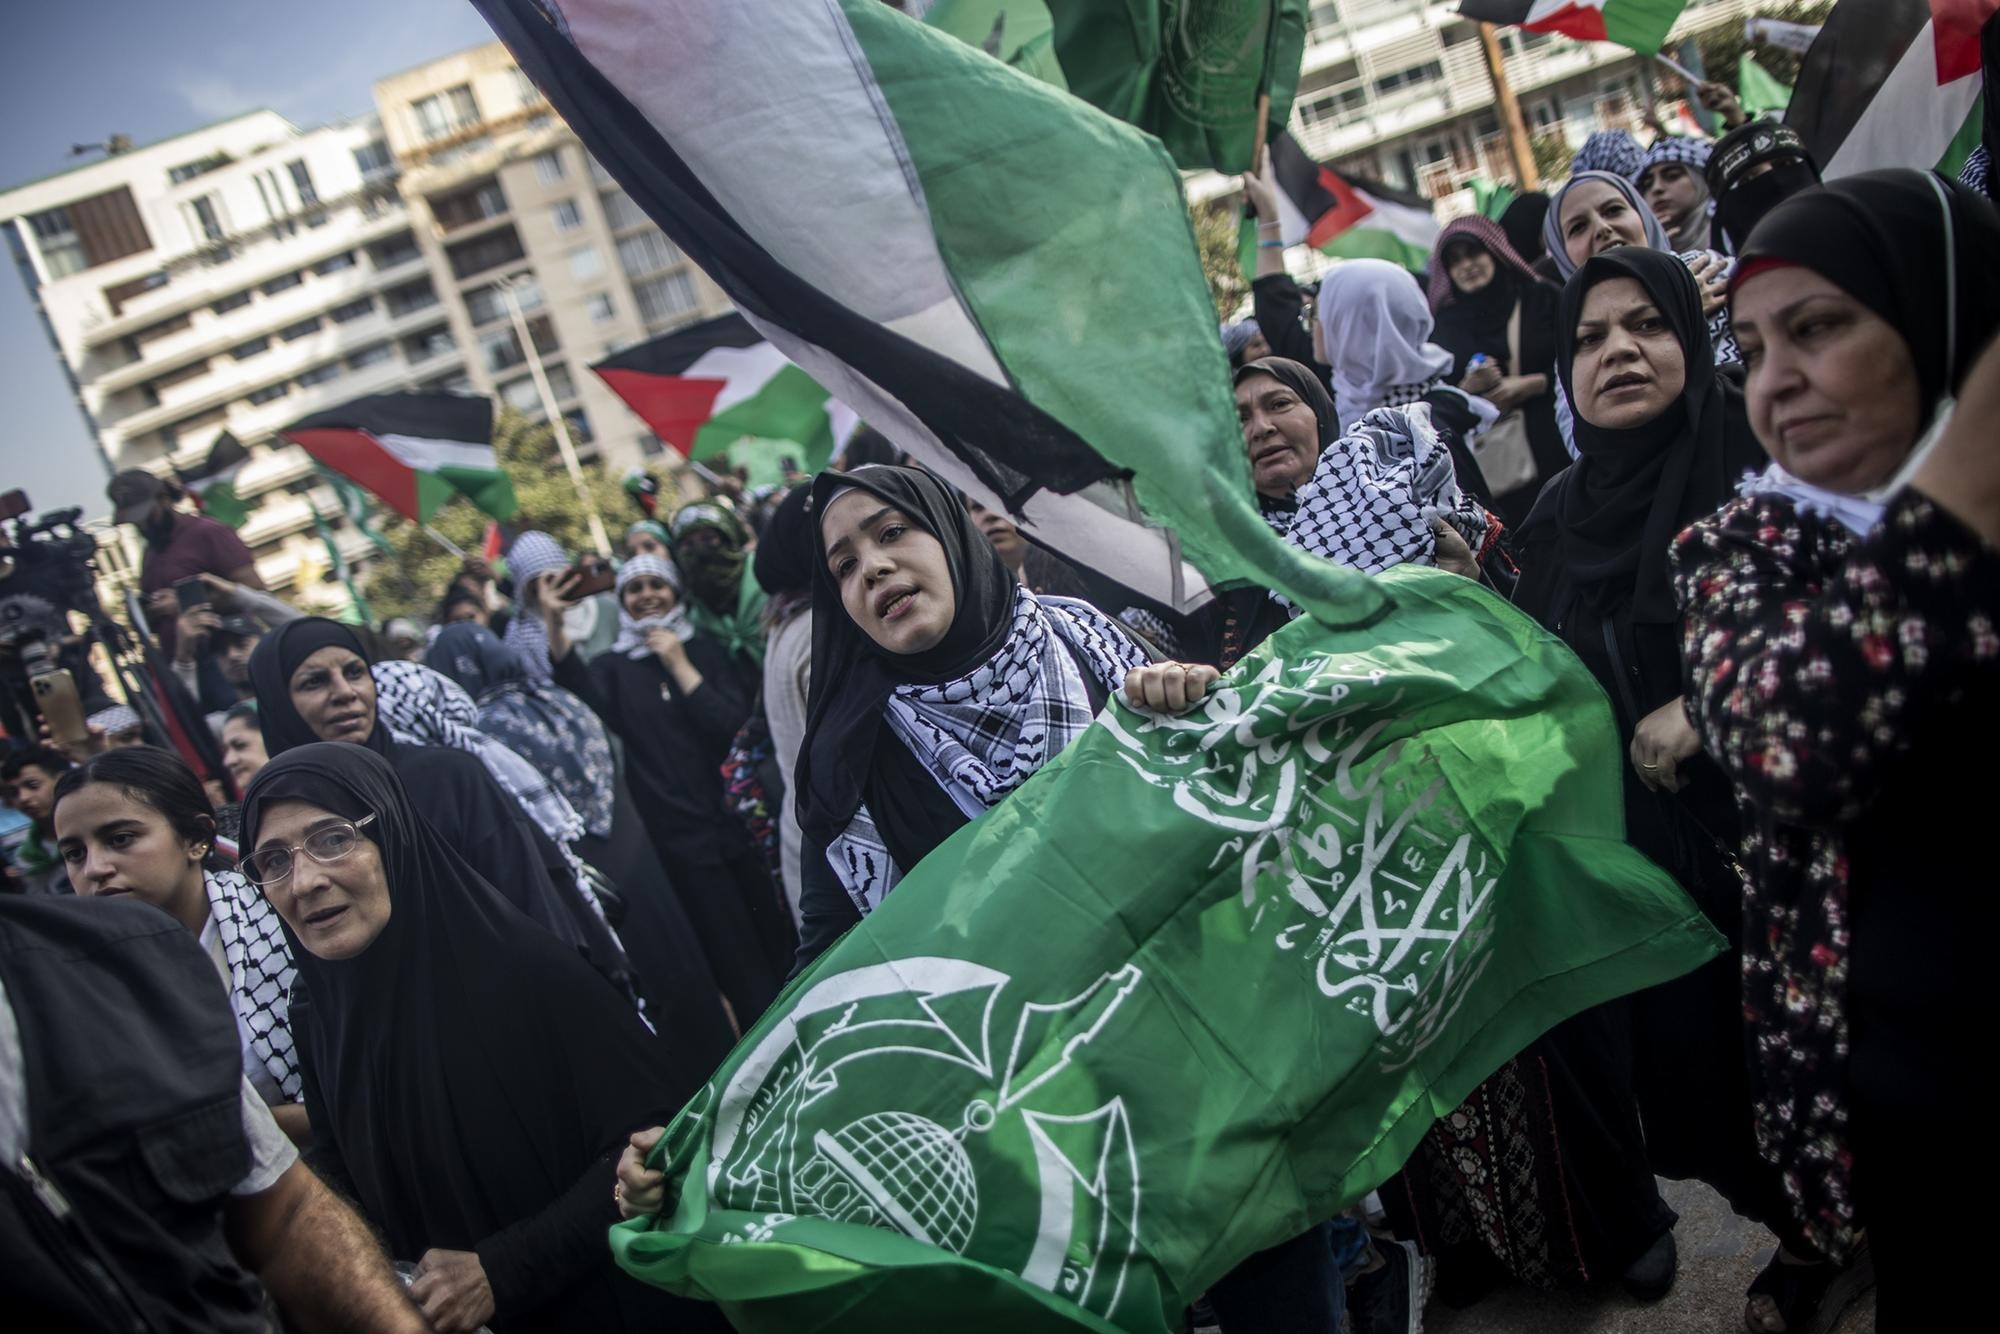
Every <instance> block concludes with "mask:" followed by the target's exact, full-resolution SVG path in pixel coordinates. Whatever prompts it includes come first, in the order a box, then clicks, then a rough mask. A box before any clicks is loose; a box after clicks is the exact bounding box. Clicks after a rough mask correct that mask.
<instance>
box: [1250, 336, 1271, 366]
mask: <svg viewBox="0 0 2000 1334" xmlns="http://www.w3.org/2000/svg"><path fill="white" fill-rule="evenodd" d="M1270 355H1271V340H1270V339H1268V338H1266V337H1264V331H1263V330H1262V329H1259V330H1258V331H1257V332H1256V333H1253V334H1251V335H1250V341H1249V342H1247V343H1245V344H1244V345H1243V360H1245V361H1257V360H1260V359H1261V358H1264V357H1268V356H1270Z"/></svg>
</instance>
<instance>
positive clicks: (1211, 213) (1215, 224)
mask: <svg viewBox="0 0 2000 1334" xmlns="http://www.w3.org/2000/svg"><path fill="white" fill-rule="evenodd" d="M1238 217H1239V212H1238V207H1237V203H1236V196H1235V195H1226V196H1224V197H1223V198H1221V199H1214V200H1210V201H1209V202H1208V203H1206V204H1194V205H1190V206H1189V208H1188V221H1189V222H1190V223H1192V224H1193V226H1194V239H1195V245H1196V246H1197V247H1198V248H1199V249H1200V251H1201V272H1202V276H1203V277H1205V278H1207V279H1208V295H1209V297H1210V298H1211V299H1212V300H1213V301H1214V302H1215V318H1216V319H1218V320H1226V319H1228V318H1229V317H1230V316H1231V315H1233V314H1235V313H1236V308H1237V307H1238V306H1240V305H1242V304H1243V298H1244V297H1245V296H1247V295H1248V294H1249V292H1250V284H1249V283H1248V282H1246V281H1245V280H1244V278H1243V261H1242V258H1241V256H1240V254H1239V253H1238V250H1237V242H1238V240H1239V238H1240V233H1239V232H1238Z"/></svg>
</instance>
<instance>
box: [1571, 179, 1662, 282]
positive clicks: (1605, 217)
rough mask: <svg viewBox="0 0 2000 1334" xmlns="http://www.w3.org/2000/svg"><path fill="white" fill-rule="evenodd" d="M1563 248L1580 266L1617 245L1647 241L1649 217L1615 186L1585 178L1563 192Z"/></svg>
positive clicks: (1573, 261)
mask: <svg viewBox="0 0 2000 1334" xmlns="http://www.w3.org/2000/svg"><path fill="white" fill-rule="evenodd" d="M1559 226H1560V228H1561V231H1562V242H1563V251H1564V253H1566V254H1567V255H1568V256H1569V261H1570V263H1572V264H1574V265H1576V266H1577V267H1578V268H1582V267H1583V262H1584V261H1585V260H1587V259H1589V258H1590V257H1591V256H1592V255H1599V254H1602V253H1604V252H1605V251H1607V250H1610V249H1612V248H1613V247H1614V246H1621V245H1636V246H1643V245H1644V244H1646V220H1645V219H1644V218H1642V217H1640V216H1639V210H1637V209H1635V208H1633V207H1632V205H1631V203H1630V202H1628V201H1627V200H1626V198H1625V196H1624V195H1623V194H1622V193H1620V192H1619V191H1618V189H1617V188H1616V187H1615V186H1612V185H1608V184H1606V183H1605V182H1603V181H1585V182H1584V183H1583V184H1582V185H1579V186H1577V187H1576V188H1575V189H1573V190H1571V191H1569V192H1568V193H1567V194H1565V195H1564V196H1563V202H1562V217H1561V220H1560V222H1559Z"/></svg>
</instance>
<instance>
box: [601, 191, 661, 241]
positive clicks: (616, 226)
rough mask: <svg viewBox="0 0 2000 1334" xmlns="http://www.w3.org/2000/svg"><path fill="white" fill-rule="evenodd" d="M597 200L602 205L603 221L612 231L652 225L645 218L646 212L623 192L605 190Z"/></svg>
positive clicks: (649, 219) (648, 219)
mask: <svg viewBox="0 0 2000 1334" xmlns="http://www.w3.org/2000/svg"><path fill="white" fill-rule="evenodd" d="M599 198H600V199H601V200H602V201H603V204H604V220H605V221H606V222H608V223H610V224H611V230H612V231H614V232H622V231H625V230H626V229H627V228H631V227H650V226H652V225H653V220H652V219H651V218H649V217H647V216H646V210H644V209H642V208H640V207H639V206H638V205H637V204H635V203H633V202H632V196H631V195H628V194H626V193H625V192H624V191H623V190H607V191H605V192H604V194H602V195H600V196H599Z"/></svg>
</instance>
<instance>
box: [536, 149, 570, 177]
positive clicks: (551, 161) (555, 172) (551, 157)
mask: <svg viewBox="0 0 2000 1334" xmlns="http://www.w3.org/2000/svg"><path fill="white" fill-rule="evenodd" d="M564 170H565V168H564V167H563V160H562V150H561V149H560V148H551V149H548V150H547V151H546V152H541V153H537V154H535V179H536V180H538V181H540V182H541V183H542V184H543V185H554V184H555V183H556V182H557V181H559V180H561V179H562V178H563V173H564Z"/></svg>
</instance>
